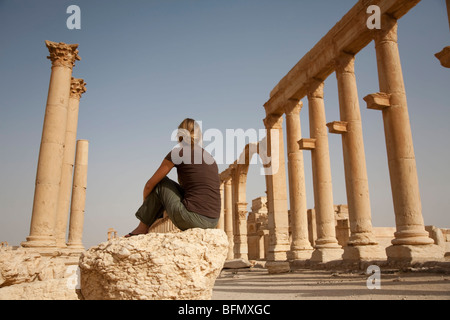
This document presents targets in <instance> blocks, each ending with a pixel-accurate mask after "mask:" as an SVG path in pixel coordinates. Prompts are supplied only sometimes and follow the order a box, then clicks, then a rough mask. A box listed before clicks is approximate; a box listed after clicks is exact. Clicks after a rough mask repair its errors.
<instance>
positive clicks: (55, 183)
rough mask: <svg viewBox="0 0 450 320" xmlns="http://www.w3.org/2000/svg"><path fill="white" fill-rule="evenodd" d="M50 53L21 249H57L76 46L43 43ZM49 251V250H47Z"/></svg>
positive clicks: (76, 53)
mask: <svg viewBox="0 0 450 320" xmlns="http://www.w3.org/2000/svg"><path fill="white" fill-rule="evenodd" d="M45 43H46V45H47V48H48V50H49V52H50V56H49V57H48V58H49V59H50V60H51V61H52V73H51V76H50V84H49V91H48V99H47V106H46V110H45V118H44V126H43V129H42V139H41V147H40V150H39V160H38V165H37V173H36V186H35V193H34V201H33V211H32V217H31V225H30V234H29V236H28V237H27V240H26V241H25V242H22V244H21V245H22V246H23V247H33V248H51V247H53V248H54V247H56V242H55V233H54V228H55V220H56V210H57V203H58V194H59V189H60V187H59V186H60V182H61V169H62V163H63V154H64V143H65V137H66V124H67V108H68V104H69V94H70V82H71V77H72V68H73V66H74V64H75V60H80V57H79V56H78V50H77V47H78V45H77V44H64V43H55V42H51V41H46V42H45ZM50 250H51V249H50Z"/></svg>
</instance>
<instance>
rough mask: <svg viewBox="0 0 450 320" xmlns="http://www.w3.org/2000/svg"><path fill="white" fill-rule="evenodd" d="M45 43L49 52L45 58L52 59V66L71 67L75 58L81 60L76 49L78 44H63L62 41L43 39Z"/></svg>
mask: <svg viewBox="0 0 450 320" xmlns="http://www.w3.org/2000/svg"><path fill="white" fill-rule="evenodd" d="M45 45H46V46H47V48H48V51H49V52H50V55H49V56H48V57H47V59H50V60H51V61H52V66H54V67H67V68H71V69H72V68H73V67H74V66H75V60H81V58H80V56H79V55H78V50H77V48H78V44H65V43H63V42H60V43H57V42H53V41H49V40H45Z"/></svg>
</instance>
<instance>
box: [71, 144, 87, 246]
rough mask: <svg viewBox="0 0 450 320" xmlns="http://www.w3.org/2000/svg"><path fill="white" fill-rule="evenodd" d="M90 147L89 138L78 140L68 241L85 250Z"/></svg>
mask: <svg viewBox="0 0 450 320" xmlns="http://www.w3.org/2000/svg"><path fill="white" fill-rule="evenodd" d="M88 148H89V142H88V141H87V140H78V141H77V151H76V158H75V170H74V171H75V172H74V175H73V188H72V204H71V208H70V225H69V241H68V243H67V246H68V247H69V248H70V249H74V250H84V246H83V242H82V239H83V223H84V208H85V203H86V186H87V167H88Z"/></svg>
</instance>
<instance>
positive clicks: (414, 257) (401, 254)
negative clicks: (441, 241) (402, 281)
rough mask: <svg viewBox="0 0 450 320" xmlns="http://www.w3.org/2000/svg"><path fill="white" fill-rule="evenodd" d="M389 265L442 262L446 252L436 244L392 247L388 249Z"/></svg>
mask: <svg viewBox="0 0 450 320" xmlns="http://www.w3.org/2000/svg"><path fill="white" fill-rule="evenodd" d="M386 254H387V260H388V263H390V262H394V263H422V262H427V261H441V260H443V259H444V254H445V250H444V249H443V248H442V247H440V246H438V245H435V244H425V245H392V246H389V247H387V248H386Z"/></svg>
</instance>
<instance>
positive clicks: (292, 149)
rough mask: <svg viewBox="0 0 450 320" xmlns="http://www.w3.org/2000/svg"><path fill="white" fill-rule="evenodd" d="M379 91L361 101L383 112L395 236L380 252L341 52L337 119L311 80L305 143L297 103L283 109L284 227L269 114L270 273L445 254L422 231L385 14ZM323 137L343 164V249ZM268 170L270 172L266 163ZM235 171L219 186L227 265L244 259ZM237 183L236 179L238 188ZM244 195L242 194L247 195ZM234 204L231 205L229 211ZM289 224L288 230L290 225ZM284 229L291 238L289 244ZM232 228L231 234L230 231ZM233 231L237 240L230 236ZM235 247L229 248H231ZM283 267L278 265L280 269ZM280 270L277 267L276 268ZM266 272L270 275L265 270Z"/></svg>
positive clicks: (277, 147)
mask: <svg viewBox="0 0 450 320" xmlns="http://www.w3.org/2000/svg"><path fill="white" fill-rule="evenodd" d="M374 40H375V49H376V57H377V66H378V78H379V85H380V92H379V93H376V94H371V95H368V96H366V97H365V98H364V100H365V101H366V102H367V107H368V108H369V109H376V110H381V111H382V118H383V124H384V131H385V138H386V150H387V157H388V167H389V175H390V182H391V191H392V197H393V204H394V213H395V221H396V229H397V230H396V233H395V235H394V236H395V238H394V240H393V241H392V245H391V246H390V247H388V248H387V249H386V250H385V251H384V250H382V249H381V247H380V246H379V245H378V243H377V241H376V238H375V236H374V234H373V231H372V218H371V208H370V195H369V182H368V176H367V168H366V159H365V150H364V141H363V132H362V123H361V112H360V105H359V97H358V91H357V83H356V76H355V66H354V65H355V56H354V55H353V54H350V53H346V52H340V53H338V54H337V55H336V56H337V58H336V60H335V73H336V77H337V85H338V92H339V111H340V112H339V113H340V120H339V121H334V122H330V123H327V122H326V115H325V104H324V92H323V89H324V80H323V79H316V78H312V79H310V81H309V83H308V85H307V90H306V94H307V99H308V108H309V127H310V138H302V137H301V123H300V112H301V109H302V106H303V104H302V102H301V101H300V100H299V99H289V100H287V101H286V103H285V106H284V114H285V116H286V133H287V139H286V141H287V155H288V157H287V162H288V163H287V164H288V166H287V167H288V181H289V200H290V217H291V221H290V222H289V221H288V207H287V203H288V201H287V188H286V168H285V165H286V164H285V159H284V157H285V156H284V139H283V126H282V123H283V115H282V114H268V115H267V116H266V118H265V119H264V125H265V127H266V129H267V140H268V141H267V145H268V157H269V158H271V159H272V161H274V159H275V158H276V161H277V167H278V170H276V171H275V172H272V173H271V174H269V175H266V187H267V199H268V200H267V203H268V223H269V249H268V257H267V258H268V259H267V260H268V264H267V266H268V268H269V269H270V268H271V267H272V268H274V269H277V268H278V270H283V269H288V267H287V266H286V261H288V259H289V260H294V261H295V260H297V261H298V260H309V261H312V262H328V261H332V260H339V259H343V260H345V261H349V262H355V261H374V260H385V259H386V258H387V259H388V261H408V262H412V261H416V260H430V259H431V260H436V259H441V258H442V257H443V252H442V251H441V249H439V247H438V246H436V245H434V241H433V240H432V239H431V238H430V237H429V234H428V232H426V231H425V227H424V221H423V216H422V206H421V202H420V192H419V183H418V176H417V168H416V162H415V155H414V147H413V140H412V134H411V127H410V122H409V116H408V108H407V100H406V93H405V87H404V81H403V75H402V70H401V63H400V55H399V51H398V44H397V20H396V19H394V18H392V17H390V16H387V15H386V16H383V20H382V29H380V30H376V31H375V34H374ZM328 133H332V134H340V135H341V137H342V148H343V158H344V171H345V184H346V193H347V201H348V211H349V222H350V231H351V234H350V238H349V241H348V244H347V245H346V246H345V247H344V248H342V247H341V246H340V245H339V244H338V241H337V239H336V231H335V216H334V215H335V213H334V202H333V189H332V178H331V177H332V176H331V165H330V155H329V145H328ZM303 150H308V151H311V160H312V176H313V191H314V208H315V212H316V225H317V230H316V232H317V240H316V242H315V245H314V248H312V247H311V244H310V242H309V240H308V224H307V209H306V208H307V204H306V190H305V176H304V164H303ZM265 166H267V167H268V166H269V165H268V164H266V165H265ZM231 169H232V170H235V171H236V172H237V173H234V174H230V175H228V179H229V180H228V179H227V180H225V181H224V198H225V200H224V215H225V221H224V229H225V231H226V233H227V235H228V237H229V240H230V251H229V256H228V259H231V258H238V257H245V253H246V252H247V250H245V249H244V246H243V239H244V237H243V236H242V232H243V231H242V230H241V231H236V230H239V228H240V226H241V225H242V224H240V222H238V220H239V221H241V218H239V215H242V214H243V212H244V211H245V213H246V209H243V206H244V204H245V206H246V203H245V192H244V196H242V193H243V191H242V190H243V189H242V188H245V183H243V182H242V180H241V179H240V177H239V170H237V168H236V167H234V168H231ZM236 180H239V182H237V181H236ZM244 190H245V189H244ZM233 204H234V206H233ZM289 223H290V225H289ZM289 228H290V230H291V238H292V239H291V240H290V239H289ZM233 230H234V231H233ZM233 232H234V235H233ZM236 244H238V245H237V246H238V248H236V247H235V248H234V250H233V245H234V246H236ZM280 266H281V267H280ZM280 268H281V269H280ZM269 271H270V270H269Z"/></svg>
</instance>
